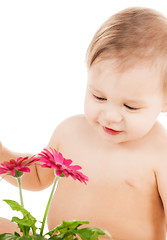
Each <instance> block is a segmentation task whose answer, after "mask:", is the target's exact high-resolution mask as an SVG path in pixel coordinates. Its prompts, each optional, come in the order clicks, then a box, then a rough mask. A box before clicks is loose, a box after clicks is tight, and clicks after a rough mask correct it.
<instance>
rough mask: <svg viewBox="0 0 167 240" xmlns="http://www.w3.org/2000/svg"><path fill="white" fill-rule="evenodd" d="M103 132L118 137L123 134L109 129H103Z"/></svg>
mask: <svg viewBox="0 0 167 240" xmlns="http://www.w3.org/2000/svg"><path fill="white" fill-rule="evenodd" d="M103 130H104V131H105V132H106V133H108V134H110V135H118V134H119V133H121V132H122V131H116V130H114V129H111V128H107V127H103Z"/></svg>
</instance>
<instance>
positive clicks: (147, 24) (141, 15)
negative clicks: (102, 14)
mask: <svg viewBox="0 0 167 240" xmlns="http://www.w3.org/2000/svg"><path fill="white" fill-rule="evenodd" d="M105 59H114V60H115V61H116V63H117V65H118V66H119V67H121V68H123V69H124V68H127V67H130V66H132V65H134V64H137V63H141V62H142V61H144V62H145V61H147V62H148V63H158V60H160V59H161V60H162V61H161V62H163V63H164V68H165V69H167V68H166V62H167V19H166V18H165V17H164V16H163V15H162V14H161V13H159V12H157V11H155V10H153V9H149V8H138V7H134V8H128V9H125V10H123V11H120V12H119V13H117V14H115V15H113V16H111V17H110V18H109V19H108V20H107V21H106V22H105V23H104V24H103V25H102V26H101V27H100V29H99V30H98V31H97V32H96V34H95V36H94V37H93V39H92V41H91V43H90V45H89V48H88V50H87V56H86V61H87V67H88V69H89V68H90V67H91V66H92V64H93V63H94V62H95V61H101V60H105Z"/></svg>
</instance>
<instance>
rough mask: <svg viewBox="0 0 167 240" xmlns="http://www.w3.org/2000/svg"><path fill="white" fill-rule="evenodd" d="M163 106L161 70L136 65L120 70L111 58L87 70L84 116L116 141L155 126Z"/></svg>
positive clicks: (102, 132) (133, 137) (126, 138)
mask: <svg viewBox="0 0 167 240" xmlns="http://www.w3.org/2000/svg"><path fill="white" fill-rule="evenodd" d="M163 105H164V101H163V91H162V84H161V83H160V71H159V70H158V69H156V68H155V67H154V68H153V67H152V68H150V67H148V66H144V65H141V66H136V67H133V68H131V69H128V70H126V71H124V72H118V71H116V69H115V68H114V65H113V63H112V62H111V61H110V60H105V61H101V62H98V63H94V64H93V66H92V67H91V68H90V70H89V72H88V84H87V92H86V98H85V115H86V118H87V120H88V122H89V123H90V124H91V125H92V126H93V127H94V128H95V130H96V131H98V133H99V134H100V135H101V137H103V138H104V139H106V140H107V141H108V140H109V141H112V142H114V143H121V142H126V141H131V140H136V139H139V138H142V137H143V136H145V135H146V134H147V133H148V132H149V131H150V130H151V128H152V127H153V125H154V124H155V122H156V119H157V117H158V115H159V113H160V112H161V111H162V108H163Z"/></svg>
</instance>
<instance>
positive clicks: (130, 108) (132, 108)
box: [124, 104, 139, 110]
mask: <svg viewBox="0 0 167 240" xmlns="http://www.w3.org/2000/svg"><path fill="white" fill-rule="evenodd" d="M124 106H125V107H126V108H128V109H129V110H139V108H134V107H130V106H128V105H126V104H124Z"/></svg>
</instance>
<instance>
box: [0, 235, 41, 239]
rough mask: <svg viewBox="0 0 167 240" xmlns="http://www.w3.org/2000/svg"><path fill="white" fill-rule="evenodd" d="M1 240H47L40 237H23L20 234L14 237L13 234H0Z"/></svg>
mask: <svg viewBox="0 0 167 240" xmlns="http://www.w3.org/2000/svg"><path fill="white" fill-rule="evenodd" d="M0 240H45V238H44V237H42V236H40V235H36V236H23V237H21V236H20V235H19V234H18V233H15V234H14V235H13V234H11V233H3V234H0Z"/></svg>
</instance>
